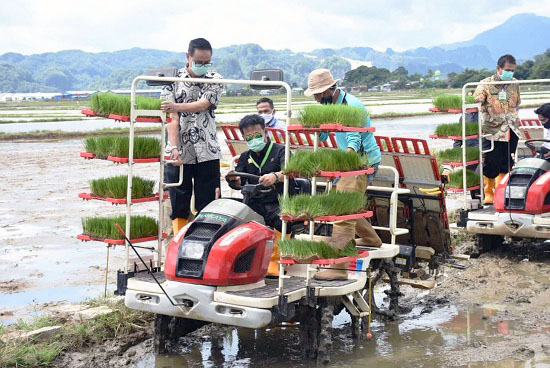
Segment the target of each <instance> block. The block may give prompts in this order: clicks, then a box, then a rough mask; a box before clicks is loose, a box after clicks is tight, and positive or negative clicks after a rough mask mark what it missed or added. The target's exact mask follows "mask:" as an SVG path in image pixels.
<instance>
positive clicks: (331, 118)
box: [298, 105, 368, 128]
mask: <svg viewBox="0 0 550 368" xmlns="http://www.w3.org/2000/svg"><path fill="white" fill-rule="evenodd" d="M367 116H368V113H367V111H366V110H365V109H362V108H359V107H351V106H348V105H309V106H305V107H304V109H303V110H302V112H301V113H300V116H299V117H298V121H299V122H300V124H302V125H303V126H307V127H310V128H317V127H319V126H320V125H321V124H341V125H345V126H351V127H361V126H363V125H365V122H366V120H367Z"/></svg>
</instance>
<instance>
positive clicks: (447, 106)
mask: <svg viewBox="0 0 550 368" xmlns="http://www.w3.org/2000/svg"><path fill="white" fill-rule="evenodd" d="M466 103H467V104H473V103H475V99H474V96H466ZM432 104H433V105H434V107H436V108H438V109H440V110H462V96H460V95H439V96H437V97H436V98H434V99H433V100H432Z"/></svg>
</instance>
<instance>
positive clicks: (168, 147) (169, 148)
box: [164, 144, 179, 155]
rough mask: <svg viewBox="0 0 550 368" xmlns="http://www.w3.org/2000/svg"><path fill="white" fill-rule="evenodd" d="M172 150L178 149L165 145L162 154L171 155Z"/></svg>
mask: <svg viewBox="0 0 550 368" xmlns="http://www.w3.org/2000/svg"><path fill="white" fill-rule="evenodd" d="M174 148H175V149H178V147H176V146H172V145H171V144H167V145H166V149H165V150H164V152H166V154H168V155H170V154H172V150H173V149H174ZM178 151H179V150H178Z"/></svg>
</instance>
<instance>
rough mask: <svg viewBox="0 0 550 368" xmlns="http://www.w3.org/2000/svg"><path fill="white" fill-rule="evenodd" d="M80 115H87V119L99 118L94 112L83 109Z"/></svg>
mask: <svg viewBox="0 0 550 368" xmlns="http://www.w3.org/2000/svg"><path fill="white" fill-rule="evenodd" d="M80 113H81V114H83V115H86V116H87V117H94V116H97V115H96V114H95V112H94V111H93V110H88V109H82V110H80Z"/></svg>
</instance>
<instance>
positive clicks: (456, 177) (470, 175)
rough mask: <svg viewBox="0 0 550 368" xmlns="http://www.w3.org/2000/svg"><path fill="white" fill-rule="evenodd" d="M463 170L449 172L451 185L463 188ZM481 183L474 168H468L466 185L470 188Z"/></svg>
mask: <svg viewBox="0 0 550 368" xmlns="http://www.w3.org/2000/svg"><path fill="white" fill-rule="evenodd" d="M463 172H464V171H463V170H462V169H460V170H456V171H453V172H451V173H450V174H449V187H451V188H462V185H463V183H462V178H463V177H464V176H463V175H464V174H463ZM478 185H479V175H478V174H476V173H475V172H473V171H472V170H466V186H467V187H468V188H471V187H476V186H478Z"/></svg>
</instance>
